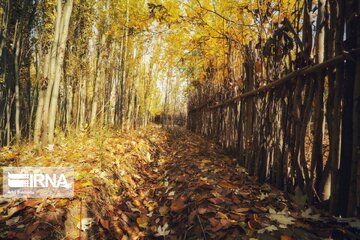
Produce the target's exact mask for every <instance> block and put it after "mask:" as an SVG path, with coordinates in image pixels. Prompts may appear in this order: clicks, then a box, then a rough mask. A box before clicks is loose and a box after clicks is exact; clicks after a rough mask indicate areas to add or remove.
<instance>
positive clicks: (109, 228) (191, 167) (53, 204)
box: [0, 126, 359, 240]
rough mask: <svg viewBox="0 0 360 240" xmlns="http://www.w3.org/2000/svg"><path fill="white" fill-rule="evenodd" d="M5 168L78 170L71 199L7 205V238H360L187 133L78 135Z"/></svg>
mask: <svg viewBox="0 0 360 240" xmlns="http://www.w3.org/2000/svg"><path fill="white" fill-rule="evenodd" d="M0 154H1V157H3V158H4V159H3V160H4V162H5V163H6V164H8V165H9V164H12V165H17V166H29V165H38V166H40V165H43V166H56V164H59V163H61V165H62V166H72V167H74V169H75V172H76V173H77V175H76V177H75V197H74V198H73V199H27V200H24V199H11V200H10V199H1V208H2V213H1V215H0V233H1V234H0V238H1V239H30V238H34V239H64V238H65V239H123V240H125V239H156V238H158V239H281V240H284V239H329V237H331V238H332V239H358V238H357V237H356V235H359V232H356V231H357V230H356V229H355V227H354V228H352V227H350V226H349V225H348V223H346V222H342V223H338V222H337V220H336V219H335V218H333V217H329V216H324V215H320V214H319V213H317V212H316V211H317V210H316V209H313V210H311V209H310V208H304V207H300V206H299V205H297V204H295V203H294V202H292V201H291V200H289V198H288V196H287V195H286V194H284V193H283V192H281V191H279V190H276V189H274V188H272V187H270V186H269V185H267V184H264V185H259V184H258V183H256V181H255V179H253V178H252V177H250V176H248V175H247V173H246V172H245V171H244V170H243V168H241V167H240V166H239V165H238V164H237V161H236V159H234V158H232V157H230V156H228V155H226V154H225V153H224V152H222V151H221V149H220V148H219V147H218V146H217V145H216V144H214V143H211V142H210V141H208V140H206V139H204V138H202V137H200V136H198V135H195V134H193V133H191V132H189V131H186V130H184V129H182V128H177V127H172V128H161V127H159V126H150V127H147V128H146V129H142V130H140V131H132V132H130V133H116V132H109V133H99V134H94V135H90V136H89V135H87V134H84V135H77V136H76V137H68V138H67V139H66V141H65V140H64V141H62V142H59V143H57V145H56V147H55V149H54V150H53V151H42V152H37V150H35V149H34V148H33V146H31V145H28V146H23V147H21V149H17V148H9V149H3V150H2V151H1V152H0Z"/></svg>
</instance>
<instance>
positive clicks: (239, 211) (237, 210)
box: [235, 208, 250, 213]
mask: <svg viewBox="0 0 360 240" xmlns="http://www.w3.org/2000/svg"><path fill="white" fill-rule="evenodd" d="M249 210H250V209H249V208H237V209H235V212H237V213H244V212H248V211H249Z"/></svg>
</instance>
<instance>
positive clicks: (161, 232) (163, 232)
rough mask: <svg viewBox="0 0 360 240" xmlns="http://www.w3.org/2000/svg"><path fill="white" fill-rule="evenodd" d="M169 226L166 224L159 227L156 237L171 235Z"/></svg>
mask: <svg viewBox="0 0 360 240" xmlns="http://www.w3.org/2000/svg"><path fill="white" fill-rule="evenodd" d="M168 227H169V225H168V224H167V223H165V224H164V226H159V227H158V228H157V233H156V234H155V236H157V237H160V236H167V235H169V233H170V230H169V229H168Z"/></svg>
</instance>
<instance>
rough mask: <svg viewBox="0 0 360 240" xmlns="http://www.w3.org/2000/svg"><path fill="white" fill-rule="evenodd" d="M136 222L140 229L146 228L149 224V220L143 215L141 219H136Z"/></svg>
mask: <svg viewBox="0 0 360 240" xmlns="http://www.w3.org/2000/svg"><path fill="white" fill-rule="evenodd" d="M136 222H137V223H138V224H139V226H140V227H142V228H147V226H148V224H149V218H148V217H147V216H146V215H143V216H141V217H138V218H137V219H136Z"/></svg>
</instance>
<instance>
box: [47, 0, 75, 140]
mask: <svg viewBox="0 0 360 240" xmlns="http://www.w3.org/2000/svg"><path fill="white" fill-rule="evenodd" d="M72 8H73V0H67V1H66V3H65V6H64V15H63V16H62V19H61V31H60V34H61V37H60V39H59V47H58V49H57V52H58V56H57V59H56V69H55V73H56V74H55V77H54V88H53V91H52V95H51V102H50V106H49V114H50V115H49V119H48V121H49V129H48V132H49V133H48V134H49V135H48V141H49V144H53V142H54V131H55V120H56V110H57V103H58V97H59V87H60V79H61V73H62V69H63V65H64V54H65V47H66V41H67V36H68V31H69V24H70V17H71V13H72Z"/></svg>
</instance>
